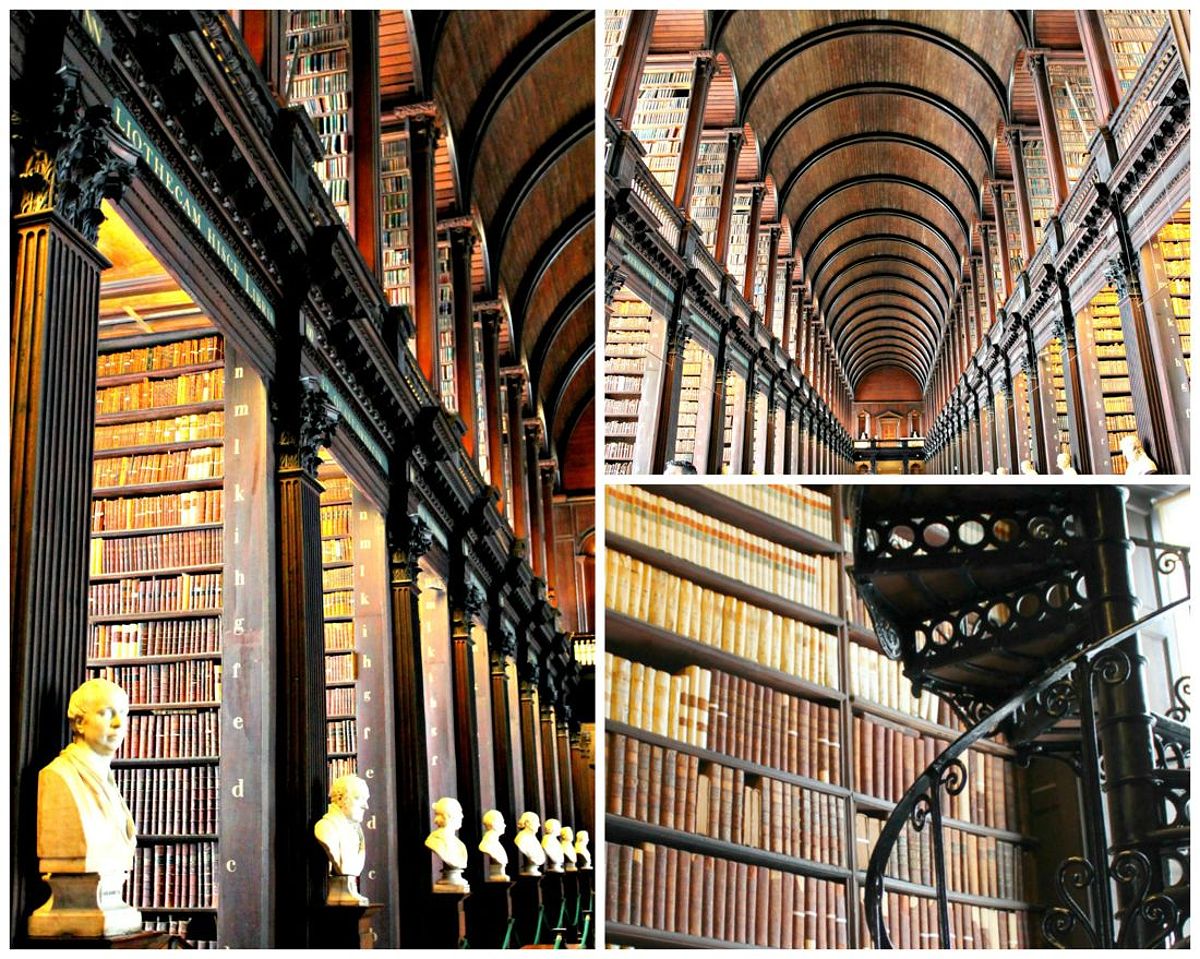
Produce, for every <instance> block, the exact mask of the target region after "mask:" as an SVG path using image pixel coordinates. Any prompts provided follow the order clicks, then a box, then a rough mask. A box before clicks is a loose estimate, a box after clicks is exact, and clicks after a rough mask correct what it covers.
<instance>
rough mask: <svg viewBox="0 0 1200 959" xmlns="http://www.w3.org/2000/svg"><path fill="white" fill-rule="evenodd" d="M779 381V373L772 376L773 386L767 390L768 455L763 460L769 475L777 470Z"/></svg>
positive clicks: (765, 471)
mask: <svg viewBox="0 0 1200 959" xmlns="http://www.w3.org/2000/svg"><path fill="white" fill-rule="evenodd" d="M778 382H779V377H778V375H776V376H773V377H771V388H770V390H768V392H767V436H766V444H767V449H766V454H767V455H766V458H765V459H764V460H763V472H764V473H765V474H766V475H768V476H770V475H771V474H772V473H774V472H775V385H776V384H777V383H778Z"/></svg>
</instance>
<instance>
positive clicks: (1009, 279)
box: [992, 183, 1013, 322]
mask: <svg viewBox="0 0 1200 959" xmlns="http://www.w3.org/2000/svg"><path fill="white" fill-rule="evenodd" d="M992 209H993V210H995V212H996V244H997V246H999V248H1000V281H1001V283H1002V284H1003V286H1004V291H1003V292H1004V302H1005V303H1007V302H1008V298H1009V297H1010V296H1012V292H1013V275H1012V251H1011V250H1010V249H1009V248H1008V228H1007V227H1006V226H1005V224H1004V187H1003V186H1002V185H1001V184H999V183H992ZM992 320H993V322H994V321H995V314H994V313H993V316H992Z"/></svg>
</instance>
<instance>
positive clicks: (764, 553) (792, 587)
mask: <svg viewBox="0 0 1200 959" xmlns="http://www.w3.org/2000/svg"><path fill="white" fill-rule="evenodd" d="M605 528H606V529H607V530H608V531H609V532H610V533H614V534H616V535H618V536H623V537H625V538H627V539H631V540H634V541H635V542H638V543H642V544H644V545H646V546H650V547H653V548H655V549H659V550H662V551H663V552H665V553H668V554H670V555H672V556H677V557H679V558H681V559H684V560H686V561H688V562H690V563H695V564H696V565H698V566H701V567H704V568H705V569H711V570H713V571H715V572H717V573H721V574H723V575H725V576H728V577H730V578H732V579H737V580H740V581H741V582H743V583H746V584H747V585H750V586H754V587H757V588H759V589H762V590H765V591H767V592H770V593H774V594H775V595H777V596H781V597H783V598H784V599H788V600H791V601H793V602H797V603H803V604H805V605H807V606H812V607H814V608H816V609H819V610H823V611H825V612H827V613H831V614H836V612H837V560H836V559H834V558H832V557H829V556H812V555H808V554H806V553H801V552H798V551H796V550H792V549H788V548H787V547H785V546H781V545H779V544H778V543H773V542H771V541H770V540H768V539H765V538H763V537H761V536H754V535H753V534H751V533H747V532H746V531H744V530H741V529H738V528H737V527H735V526H733V525H731V524H729V523H723V522H721V521H719V520H716V519H713V518H712V517H709V516H705V515H703V514H701V513H698V512H697V511H695V510H693V509H690V508H688V507H686V506H682V505H680V504H678V503H675V502H673V501H672V500H669V499H666V498H665V497H662V496H656V495H654V494H653V493H651V492H649V491H647V490H644V489H642V488H640V487H636V486H620V487H612V488H610V489H609V490H608V491H607V495H606V496H605Z"/></svg>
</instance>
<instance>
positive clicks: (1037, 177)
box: [1021, 135, 1054, 248]
mask: <svg viewBox="0 0 1200 959" xmlns="http://www.w3.org/2000/svg"><path fill="white" fill-rule="evenodd" d="M1021 153H1022V154H1023V155H1024V158H1025V179H1026V181H1027V182H1026V185H1027V187H1028V189H1029V216H1030V219H1031V220H1032V221H1033V232H1034V235H1035V236H1039V235H1040V234H1039V231H1040V230H1044V229H1045V228H1046V225H1047V224H1048V223H1049V222H1050V217H1051V216H1053V214H1054V194H1053V193H1051V192H1050V169H1049V167H1048V166H1047V165H1046V149H1045V141H1043V140H1042V138H1041V137H1040V136H1025V135H1023V136H1022V137H1021ZM1037 245H1038V244H1037V243H1036V242H1035V243H1034V247H1035V248H1036V247H1037Z"/></svg>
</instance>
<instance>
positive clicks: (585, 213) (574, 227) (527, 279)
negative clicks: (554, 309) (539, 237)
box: [509, 202, 596, 349]
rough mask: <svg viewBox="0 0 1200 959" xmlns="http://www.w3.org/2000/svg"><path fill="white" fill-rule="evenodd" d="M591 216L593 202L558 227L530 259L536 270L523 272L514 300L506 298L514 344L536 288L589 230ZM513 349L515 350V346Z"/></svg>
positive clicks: (592, 216) (519, 340)
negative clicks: (511, 316)
mask: <svg viewBox="0 0 1200 959" xmlns="http://www.w3.org/2000/svg"><path fill="white" fill-rule="evenodd" d="M595 215H596V205H595V203H592V202H589V203H587V204H585V205H584V206H581V207H579V208H578V209H577V210H575V211H574V212H573V213H571V214H570V215H568V216H567V217H565V218H564V219H563V220H562V222H561V223H559V224H558V226H557V227H556V228H555V230H554V231H553V232H552V233H551V234H550V235H549V236H548V237H546V239H545V240H544V241H543V243H542V245H541V246H540V247H539V248H538V250H537V252H536V253H535V254H534V256H533V258H532V259H531V260H530V264H531V266H533V265H534V264H536V268H534V269H532V270H527V271H526V272H525V274H524V275H523V277H522V279H521V285H520V286H518V287H517V292H516V295H515V297H510V299H509V305H510V308H511V309H512V312H513V334H514V344H517V343H520V342H521V341H522V340H523V338H524V333H523V329H522V327H523V321H524V317H525V314H526V313H527V312H528V310H529V306H530V304H531V303H532V302H533V297H534V294H535V293H536V292H537V288H538V286H539V285H540V284H541V282H542V280H543V279H544V278H545V276H546V274H547V273H548V272H549V271H550V270H551V269H552V268H553V266H554V264H555V262H557V260H558V258H559V257H560V256H562V255H563V253H564V251H566V250H568V249H569V248H570V247H571V245H572V244H573V243H574V242H575V241H576V240H577V238H578V237H579V236H580V234H581V233H583V232H585V231H587V230H589V229H590V227H591V224H592V220H593V219H594V218H595ZM514 349H516V347H515V345H514Z"/></svg>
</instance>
